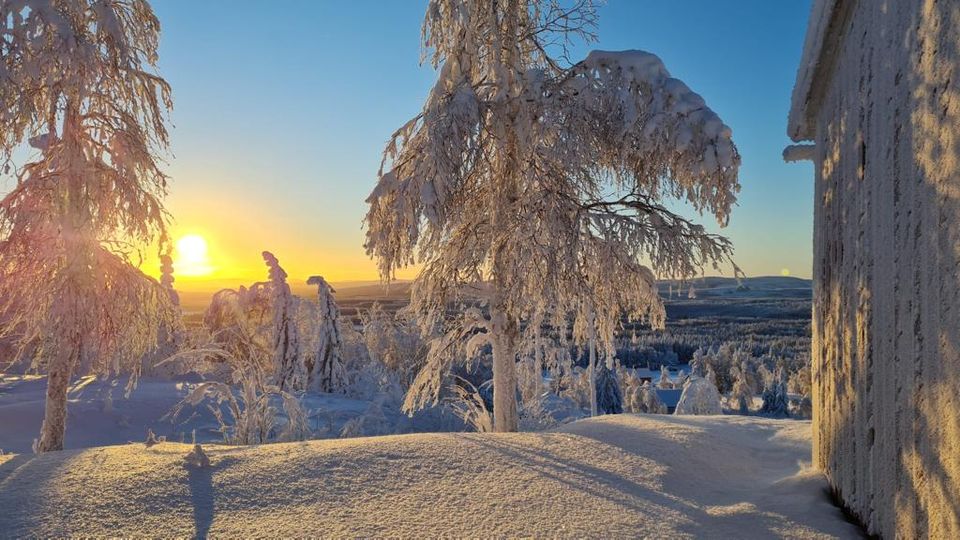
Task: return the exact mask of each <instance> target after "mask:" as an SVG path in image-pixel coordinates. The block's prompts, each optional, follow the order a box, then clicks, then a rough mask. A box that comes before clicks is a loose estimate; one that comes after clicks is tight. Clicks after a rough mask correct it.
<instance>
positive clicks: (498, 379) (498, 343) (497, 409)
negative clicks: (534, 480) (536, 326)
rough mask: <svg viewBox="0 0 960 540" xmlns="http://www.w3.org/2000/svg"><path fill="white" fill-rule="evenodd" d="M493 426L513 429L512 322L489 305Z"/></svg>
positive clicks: (514, 368) (514, 370) (515, 423)
mask: <svg viewBox="0 0 960 540" xmlns="http://www.w3.org/2000/svg"><path fill="white" fill-rule="evenodd" d="M492 311H493V313H491V315H492V317H491V319H492V323H493V325H492V326H493V430H494V431H496V432H501V433H502V432H512V431H517V427H518V423H519V422H518V420H517V362H516V352H515V351H514V344H515V337H516V336H515V334H516V323H514V322H511V321H509V319H508V317H507V316H506V314H504V313H503V312H502V311H500V310H498V309H496V308H493V310H492Z"/></svg>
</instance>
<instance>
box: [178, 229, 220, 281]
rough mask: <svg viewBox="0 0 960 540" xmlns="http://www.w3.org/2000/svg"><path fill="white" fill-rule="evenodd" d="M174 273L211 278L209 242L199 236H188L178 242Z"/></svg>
mask: <svg viewBox="0 0 960 540" xmlns="http://www.w3.org/2000/svg"><path fill="white" fill-rule="evenodd" d="M173 271H174V274H175V275H179V276H209V275H210V274H212V273H213V267H212V266H210V256H209V255H208V254H207V241H206V240H204V238H203V237H202V236H200V235H197V234H188V235H186V236H184V237H182V238H180V240H177V258H176V260H175V261H174V262H173Z"/></svg>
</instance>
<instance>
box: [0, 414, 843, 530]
mask: <svg viewBox="0 0 960 540" xmlns="http://www.w3.org/2000/svg"><path fill="white" fill-rule="evenodd" d="M809 432H810V424H809V423H808V422H799V421H791V420H771V419H763V418H753V417H739V416H702V417H689V416H688V417H671V416H658V415H650V416H644V415H615V416H605V417H600V418H597V419H592V420H584V421H579V422H575V423H573V424H569V425H567V426H566V427H565V428H564V429H563V430H561V431H559V432H550V433H520V434H500V435H481V434H463V433H443V434H417V435H399V436H387V437H372V438H363V439H344V440H324V441H310V442H304V443H286V444H273V445H264V446H259V447H218V446H213V445H206V446H205V447H204V449H205V451H206V453H207V455H208V456H209V457H210V461H211V464H212V465H211V467H210V468H207V469H195V468H188V467H185V466H184V465H183V458H184V456H185V455H186V454H187V453H188V451H190V449H191V447H190V446H189V445H186V444H179V443H162V444H159V445H157V446H154V447H152V448H149V449H148V448H145V446H144V445H143V444H128V445H123V446H113V447H103V448H90V449H85V450H68V451H65V452H53V453H49V454H44V455H40V456H35V455H19V456H13V457H10V456H0V508H2V509H3V511H2V512H0V536H24V535H27V534H30V535H37V536H64V535H84V536H90V535H93V536H108V535H109V536H131V535H149V536H158V535H159V536H191V535H196V534H199V535H200V536H204V535H208V534H209V535H211V536H222V537H254V536H271V537H276V536H295V535H305V534H314V535H318V534H322V535H325V536H385V535H390V536H402V537H424V536H427V537H436V536H457V537H462V536H471V537H493V536H540V537H544V536H550V537H554V536H577V537H594V538H596V537H655V538H675V537H701V538H702V537H707V538H711V537H712V538H770V537H787V538H826V537H842V538H853V537H857V536H858V533H857V530H856V529H855V528H854V527H853V526H852V525H849V524H847V523H846V522H844V520H843V517H842V516H841V514H840V512H839V511H838V510H837V509H836V508H834V507H833V506H831V505H830V503H829V502H828V501H827V499H826V496H825V495H824V491H823V489H824V486H825V483H824V481H823V479H822V477H821V476H819V475H818V474H816V473H811V472H806V471H804V470H803V468H802V465H801V463H800V462H801V461H804V460H807V459H808V458H809V447H810V438H809Z"/></svg>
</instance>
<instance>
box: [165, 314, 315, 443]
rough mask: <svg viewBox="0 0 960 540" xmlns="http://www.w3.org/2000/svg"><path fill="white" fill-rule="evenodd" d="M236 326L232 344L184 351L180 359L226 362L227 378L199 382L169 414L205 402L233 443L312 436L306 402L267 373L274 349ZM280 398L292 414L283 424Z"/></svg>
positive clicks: (210, 344) (211, 342)
mask: <svg viewBox="0 0 960 540" xmlns="http://www.w3.org/2000/svg"><path fill="white" fill-rule="evenodd" d="M234 330H235V332H236V333H235V334H234V335H233V338H232V339H231V340H230V341H229V342H228V343H226V344H222V343H217V342H216V341H215V340H212V339H211V340H209V341H207V342H206V343H200V344H196V345H193V346H192V347H190V348H187V349H185V350H184V351H181V352H180V353H178V355H177V357H190V358H193V359H194V361H196V362H209V363H212V364H214V365H217V366H220V367H221V368H223V369H225V373H224V376H225V380H211V381H206V382H203V383H200V384H198V385H197V386H196V387H195V388H194V389H193V390H192V391H191V392H190V394H188V395H187V397H185V398H184V399H183V401H181V402H180V403H178V404H177V405H176V406H175V407H174V408H173V410H171V411H170V413H169V414H168V416H169V417H170V418H172V419H176V418H177V417H178V416H179V414H180V413H181V412H182V411H183V410H184V409H185V408H186V407H188V406H190V407H196V406H199V405H200V404H204V403H205V404H206V406H207V408H208V409H209V410H210V411H211V413H212V414H213V416H214V418H216V420H217V422H218V424H219V425H220V431H221V433H222V434H223V438H224V442H226V443H228V444H260V443H265V442H268V441H271V440H302V439H306V438H308V437H309V435H310V430H309V428H308V425H307V418H308V414H307V413H306V411H304V410H303V407H302V406H301V404H300V400H299V399H298V398H297V397H296V396H294V395H292V394H290V393H289V392H286V391H284V390H281V389H280V388H279V386H277V385H276V384H274V383H273V381H272V380H271V375H270V374H269V373H268V372H267V369H269V368H264V366H265V365H267V366H270V367H272V366H271V363H270V360H269V359H270V358H271V355H272V352H273V351H270V350H268V349H266V348H265V347H263V345H262V344H261V343H258V342H257V341H256V340H255V339H254V338H253V336H251V335H249V334H245V333H244V327H237V328H235V329H234ZM278 402H279V405H280V409H282V410H283V412H284V413H285V417H286V418H285V420H284V422H282V423H280V422H278V415H279V412H280V409H278V407H277V404H278Z"/></svg>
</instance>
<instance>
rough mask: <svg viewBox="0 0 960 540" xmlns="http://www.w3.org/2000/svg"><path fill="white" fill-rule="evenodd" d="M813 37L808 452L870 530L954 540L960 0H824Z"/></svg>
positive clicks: (959, 512) (807, 57)
mask: <svg viewBox="0 0 960 540" xmlns="http://www.w3.org/2000/svg"><path fill="white" fill-rule="evenodd" d="M810 33H811V34H815V33H819V35H820V38H817V37H816V36H815V35H814V36H808V40H807V48H806V51H805V52H804V63H803V64H802V65H801V69H800V75H799V76H798V88H797V89H796V91H795V99H794V108H793V111H792V112H791V120H790V124H791V125H790V135H791V136H792V137H793V138H794V139H795V140H804V139H810V138H813V139H814V140H815V141H816V151H815V157H814V163H815V169H816V191H815V193H816V200H815V208H816V215H815V226H814V313H813V373H814V394H815V395H814V416H813V419H814V425H815V432H814V459H815V460H816V462H817V464H818V465H819V466H820V467H821V468H822V469H823V470H824V471H825V473H826V474H827V476H828V477H829V479H830V482H831V483H832V484H833V486H834V488H835V489H836V490H837V492H838V494H839V495H840V496H841V497H842V499H843V501H844V502H845V504H846V505H847V506H848V507H849V508H850V509H851V510H852V511H854V512H855V513H856V514H857V515H858V516H859V517H860V519H861V520H862V521H863V522H864V523H865V524H866V525H867V526H868V528H869V530H870V532H871V533H879V534H881V535H883V536H885V537H890V538H893V537H902V538H924V537H930V538H960V2H958V1H957V0H896V1H893V0H860V1H851V0H846V1H845V0H835V1H827V0H818V1H817V2H815V6H814V12H813V17H812V18H811V29H810ZM805 78H806V79H808V81H807V82H806V83H805V82H804V79H805ZM805 84H806V86H804V85H805Z"/></svg>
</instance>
